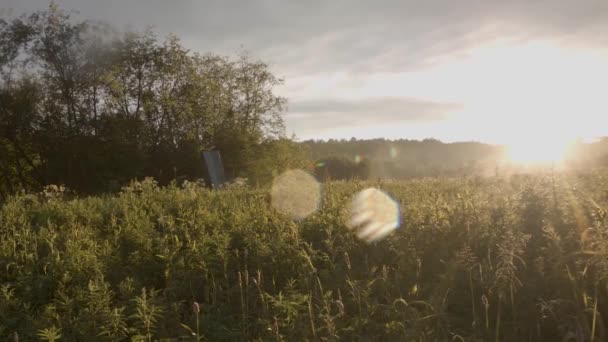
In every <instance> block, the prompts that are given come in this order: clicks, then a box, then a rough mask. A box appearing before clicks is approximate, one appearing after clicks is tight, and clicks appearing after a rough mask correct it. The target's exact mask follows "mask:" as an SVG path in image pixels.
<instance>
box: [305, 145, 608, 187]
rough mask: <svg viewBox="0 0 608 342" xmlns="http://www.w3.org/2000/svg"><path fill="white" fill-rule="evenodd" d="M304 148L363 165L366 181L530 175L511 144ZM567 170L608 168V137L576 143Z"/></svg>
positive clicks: (568, 156) (567, 159)
mask: <svg viewBox="0 0 608 342" xmlns="http://www.w3.org/2000/svg"><path fill="white" fill-rule="evenodd" d="M539 139H542V137H539ZM302 144H303V145H304V146H305V147H306V148H307V150H308V151H309V153H310V156H311V158H312V159H313V160H316V161H319V160H323V161H327V160H330V161H331V160H336V159H337V160H341V161H342V162H341V164H345V163H349V164H350V167H354V165H356V164H358V163H363V164H364V167H365V168H366V169H367V170H366V171H365V172H364V175H363V176H364V177H361V178H368V177H372V178H392V179H408V178H414V177H435V176H495V175H508V174H511V173H514V172H522V171H525V169H523V168H521V167H520V166H518V165H514V164H513V163H511V162H510V161H509V160H508V158H507V157H506V152H507V148H506V147H505V146H501V145H490V144H483V143H479V142H455V143H443V142H441V141H439V140H436V139H425V140H422V141H419V140H407V139H400V140H386V139H373V140H357V139H355V138H351V139H350V140H346V139H342V140H334V139H330V140H328V141H323V140H316V141H315V140H307V141H304V142H302ZM320 166H321V167H324V166H325V165H317V168H318V167H320ZM561 166H563V167H566V168H568V169H570V170H576V169H581V168H595V167H605V166H608V138H602V139H599V140H597V141H596V142H593V143H583V142H576V143H574V144H573V146H572V147H571V148H570V149H569V150H568V151H567V153H566V156H565V161H564V163H563V164H562V165H561ZM317 173H318V174H320V172H318V171H317ZM329 173H331V172H329ZM349 175H350V173H349V174H347V175H346V176H345V175H344V174H343V173H342V172H340V171H338V172H337V174H335V175H334V177H333V178H350V177H349ZM354 178H357V177H354Z"/></svg>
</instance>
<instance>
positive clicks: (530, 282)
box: [0, 172, 608, 341]
mask: <svg viewBox="0 0 608 342" xmlns="http://www.w3.org/2000/svg"><path fill="white" fill-rule="evenodd" d="M370 185H371V186H377V187H380V188H381V189H383V190H384V191H386V192H387V193H389V194H391V195H392V196H393V197H394V198H395V199H396V200H397V201H399V203H400V205H401V215H402V218H401V222H402V226H401V228H400V229H398V230H397V231H396V232H395V233H394V234H392V235H391V236H389V237H388V238H387V239H385V240H383V241H380V242H378V243H375V244H371V245H367V244H364V243H362V242H360V241H358V240H357V239H356V238H355V237H354V236H353V235H352V234H351V232H350V231H349V230H348V228H346V226H345V225H344V221H345V220H344V208H345V207H346V206H347V204H348V202H349V199H350V197H351V196H352V195H353V194H354V193H355V192H356V191H359V190H361V189H363V188H365V187H367V186H370ZM607 203H608V174H606V173H602V172H595V173H587V174H583V175H554V176H551V175H537V176H513V177H510V178H488V179H438V178H436V179H424V180H413V181H407V182H392V181H385V182H382V183H381V184H369V183H363V182H336V183H331V184H328V185H326V186H325V189H324V198H323V206H322V208H321V210H320V211H319V212H317V213H315V214H313V215H312V216H310V217H308V218H307V219H304V220H302V221H298V222H295V221H293V220H290V219H289V218H288V217H285V216H283V215H281V214H280V213H277V212H276V211H274V210H272V208H271V207H270V204H269V199H268V192H267V191H266V190H263V189H250V188H238V189H228V190H222V191H210V190H207V189H203V188H200V187H197V186H196V185H193V184H185V185H184V186H182V187H177V186H170V187H167V188H159V187H157V186H156V184H155V183H154V182H153V181H149V180H148V181H144V182H140V183H133V184H132V185H131V186H129V187H126V188H124V189H123V190H122V192H121V193H120V194H117V195H112V196H110V195H107V196H99V197H87V198H71V197H70V195H69V194H66V193H65V192H63V191H61V189H59V188H55V189H47V191H46V192H44V193H41V194H23V195H19V196H15V197H12V198H10V199H8V200H7V201H6V202H5V203H3V204H2V207H1V209H0V282H1V284H0V338H2V339H3V340H9V339H11V338H12V337H13V336H15V334H16V333H17V334H18V336H19V337H20V338H21V340H24V341H28V340H37V339H45V340H57V339H60V340H66V341H75V340H86V341H120V340H130V339H134V340H142V341H152V340H163V339H164V340H169V339H176V338H182V339H184V340H192V341H196V340H204V341H239V340H241V341H267V340H270V341H286V340H289V341H319V340H324V341H337V340H346V341H354V340H374V341H413V340H416V341H438V340H439V341H488V340H497V341H520V340H521V341H523V340H525V341H566V340H568V338H570V340H572V341H574V340H581V339H586V340H593V341H604V340H606V339H607V338H608V336H607V335H606V332H605V327H606V324H607V323H608V322H607V321H606V319H607V317H608V315H607V310H608V297H607V295H608V291H607V283H606V278H607V276H608V215H607V214H606V211H605V209H604V208H606V204H607ZM193 303H197V305H196V309H193ZM199 304H200V305H199ZM195 330H196V331H195Z"/></svg>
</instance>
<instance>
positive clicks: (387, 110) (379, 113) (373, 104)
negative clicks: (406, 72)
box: [285, 97, 462, 134]
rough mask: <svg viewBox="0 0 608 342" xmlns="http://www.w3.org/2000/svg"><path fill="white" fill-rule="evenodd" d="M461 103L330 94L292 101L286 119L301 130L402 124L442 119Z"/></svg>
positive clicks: (458, 107)
mask: <svg viewBox="0 0 608 342" xmlns="http://www.w3.org/2000/svg"><path fill="white" fill-rule="evenodd" d="M460 109H462V105H461V104H457V103H439V102H432V101H423V100H417V99H408V98H399V97H384V98H367V99H361V100H355V101H348V100H336V99H331V98H326V99H314V100H306V101H297V102H293V103H292V104H290V106H289V112H288V113H287V114H286V116H285V117H286V120H287V121H288V123H291V124H292V125H297V126H298V127H300V131H301V132H303V133H304V134H308V133H309V132H320V131H326V130H327V129H328V128H332V129H344V128H348V127H364V126H366V125H379V124H383V125H385V124H388V125H390V124H395V123H398V124H403V123H412V122H433V121H439V120H444V119H447V118H448V117H449V114H450V112H453V111H456V110H460Z"/></svg>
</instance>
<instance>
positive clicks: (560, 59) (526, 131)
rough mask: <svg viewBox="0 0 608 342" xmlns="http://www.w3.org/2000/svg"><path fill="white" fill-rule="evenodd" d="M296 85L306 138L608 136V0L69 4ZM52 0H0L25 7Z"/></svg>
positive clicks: (69, 0)
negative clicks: (248, 62) (239, 57)
mask: <svg viewBox="0 0 608 342" xmlns="http://www.w3.org/2000/svg"><path fill="white" fill-rule="evenodd" d="M56 3H57V4H59V6H60V7H61V8H63V9H66V10H76V11H78V15H77V17H79V18H83V19H95V20H101V21H104V22H108V23H110V24H112V25H114V26H116V27H117V28H119V29H129V30H144V29H146V28H147V27H150V26H151V27H153V29H154V30H155V31H156V32H157V34H158V35H160V36H164V35H167V34H169V33H172V34H175V35H177V36H178V37H180V38H181V40H182V42H183V44H184V45H185V46H186V47H187V48H189V49H191V50H192V51H197V52H201V53H206V52H212V53H217V54H224V55H236V54H238V53H240V52H242V51H247V52H248V53H249V55H250V56H252V57H254V58H256V59H261V60H263V61H265V62H267V63H269V64H270V67H271V70H272V71H273V72H274V73H275V74H276V75H277V76H279V77H282V78H284V80H285V82H284V84H283V85H282V86H280V87H279V88H277V90H276V91H277V93H278V94H280V95H282V96H285V97H286V98H287V99H288V101H289V107H288V110H287V111H286V112H285V114H284V118H285V122H286V126H287V133H288V134H289V135H291V134H295V135H296V137H297V138H298V139H299V140H304V139H329V138H337V139H340V138H346V139H350V138H351V137H356V138H380V137H382V138H389V139H398V138H404V139H424V138H431V137H432V138H436V139H440V140H442V141H472V140H474V141H482V142H489V143H506V144H517V143H521V144H527V143H530V142H533V141H536V140H539V139H542V140H544V141H548V142H553V141H556V142H558V141H559V142H562V141H564V140H566V139H574V138H585V139H591V138H594V137H599V136H605V135H608V119H607V118H608V95H607V94H606V89H608V84H607V83H608V1H606V0H597V1H596V0H525V1H524V0H511V1H504V0H485V1H481V0H478V1H473V0H459V1H454V0H444V1H438V0H425V1H414V0H401V1H358V0H349V1H345V0H332V1H329V0H328V1H319V0H307V1H301V0H297V1H296V0H294V1H288V0H240V1H236V0H214V1H211V0H209V1H207V0H198V1H194V0H191V1H182V0H174V1H168V0H104V1H98V0H56ZM47 7H48V1H44V0H39V1H37V0H0V8H1V9H2V10H1V11H3V12H4V13H9V14H11V15H16V14H19V13H23V12H30V11H33V10H37V9H45V8H47Z"/></svg>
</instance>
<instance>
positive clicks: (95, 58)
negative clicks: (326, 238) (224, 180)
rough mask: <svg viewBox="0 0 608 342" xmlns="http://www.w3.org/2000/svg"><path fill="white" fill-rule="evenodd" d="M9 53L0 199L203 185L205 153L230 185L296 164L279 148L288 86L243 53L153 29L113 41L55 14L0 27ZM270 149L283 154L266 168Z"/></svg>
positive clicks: (0, 70)
mask: <svg viewBox="0 0 608 342" xmlns="http://www.w3.org/2000/svg"><path fill="white" fill-rule="evenodd" d="M0 51H2V52H1V53H0V197H6V196H8V195H9V194H12V193H16V192H18V191H20V190H23V189H25V190H36V191H37V190H40V188H42V187H43V186H45V185H47V184H63V185H65V186H67V187H68V188H70V189H72V190H75V191H76V192H78V193H100V192H106V191H116V190H119V189H120V187H121V186H124V185H126V184H127V183H128V182H129V181H131V180H132V179H143V178H144V177H154V178H155V179H156V180H157V181H158V182H159V183H160V184H163V185H166V184H168V183H169V182H171V181H173V180H177V181H180V182H181V181H183V180H186V179H189V180H193V179H198V178H201V177H203V176H204V174H205V171H204V165H203V162H202V158H201V151H203V150H208V149H217V150H219V151H220V152H221V153H222V156H223V160H224V162H225V170H226V173H227V174H228V175H229V176H230V177H237V176H240V177H248V178H251V179H252V181H257V180H258V179H257V177H260V178H261V179H260V180H261V181H262V182H265V181H267V179H265V178H268V176H267V174H268V173H272V172H278V171H282V170H281V168H282V167H285V165H286V163H284V162H281V163H275V162H274V161H275V159H276V160H280V159H284V158H293V157H292V156H288V155H286V154H281V153H289V152H291V150H293V147H289V148H286V147H284V146H280V145H288V143H286V142H284V141H283V140H287V139H286V138H285V137H284V124H283V120H282V117H281V114H282V112H283V111H284V109H285V107H286V99H285V98H283V97H280V96H277V95H276V94H275V93H274V89H275V87H276V86H277V85H280V84H281V83H282V80H281V79H279V78H277V77H276V76H274V75H273V74H272V73H271V72H270V70H269V67H268V65H267V64H265V63H263V62H261V61H256V60H252V59H251V58H249V57H248V56H247V55H246V54H242V55H240V56H238V57H237V58H228V57H223V56H216V55H212V54H209V55H199V54H196V53H192V52H190V51H188V50H187V49H185V48H184V47H183V46H182V45H181V43H180V42H179V39H178V38H177V37H174V36H169V37H167V38H166V39H164V40H162V39H158V38H157V37H156V36H155V35H154V34H153V33H152V32H150V31H148V32H144V33H134V32H127V33H124V34H118V33H114V34H112V29H111V28H109V27H107V26H105V25H97V24H94V23H91V22H88V21H84V22H76V21H75V20H73V19H72V18H71V17H70V15H69V13H66V12H64V11H62V10H61V9H60V8H59V7H57V6H56V5H54V4H51V6H50V7H49V10H47V11H42V12H36V13H33V14H30V15H23V16H21V17H19V18H16V19H13V20H12V21H10V22H7V21H4V20H0ZM268 145H272V146H270V147H271V148H270V149H269V150H268V152H265V153H269V152H270V151H272V152H274V153H277V154H275V155H274V157H275V158H274V159H273V160H272V161H273V162H268V159H269V155H266V156H264V158H265V160H266V161H267V163H266V164H265V166H264V167H262V166H260V165H259V163H258V162H257V159H258V157H259V156H258V155H259V151H260V150H264V151H267V149H266V148H265V147H267V146H268ZM274 145H277V146H274ZM294 156H295V155H294ZM287 164H289V163H287Z"/></svg>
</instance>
